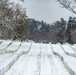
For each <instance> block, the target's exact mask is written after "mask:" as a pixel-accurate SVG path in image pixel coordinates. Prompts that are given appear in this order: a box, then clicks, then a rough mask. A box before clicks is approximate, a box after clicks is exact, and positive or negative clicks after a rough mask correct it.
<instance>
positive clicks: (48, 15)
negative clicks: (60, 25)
mask: <svg viewBox="0 0 76 75" xmlns="http://www.w3.org/2000/svg"><path fill="white" fill-rule="evenodd" d="M14 1H15V2H17V0H14ZM21 4H22V5H23V6H24V7H25V8H26V13H27V16H28V17H29V18H35V19H36V20H39V21H41V20H44V21H45V22H47V23H52V22H54V21H56V20H60V18H61V17H63V18H64V19H65V20H68V17H69V16H74V14H73V13H71V12H70V11H68V10H66V9H64V8H61V5H60V4H59V3H58V2H57V0H25V3H22V2H21Z"/></svg>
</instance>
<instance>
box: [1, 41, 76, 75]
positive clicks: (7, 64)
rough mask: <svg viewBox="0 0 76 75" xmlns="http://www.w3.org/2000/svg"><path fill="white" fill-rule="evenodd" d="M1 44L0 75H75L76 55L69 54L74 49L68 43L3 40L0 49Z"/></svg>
mask: <svg viewBox="0 0 76 75" xmlns="http://www.w3.org/2000/svg"><path fill="white" fill-rule="evenodd" d="M3 45H5V46H6V48H5V52H4V53H3V54H1V51H0V54H1V55H0V75H76V57H75V56H73V55H72V56H71V55H70V54H71V53H74V54H75V51H74V50H73V48H72V47H70V45H68V44H65V45H60V44H51V45H50V44H42V43H27V42H13V41H3V43H1V44H0V47H1V46H2V48H1V50H2V49H3ZM71 46H72V45H71ZM6 51H8V53H7V52H6ZM12 51H13V53H12ZM66 52H68V53H69V54H67V53H66Z"/></svg>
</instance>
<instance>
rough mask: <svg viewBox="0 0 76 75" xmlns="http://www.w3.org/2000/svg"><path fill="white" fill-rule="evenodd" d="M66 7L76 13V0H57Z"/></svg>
mask: <svg viewBox="0 0 76 75" xmlns="http://www.w3.org/2000/svg"><path fill="white" fill-rule="evenodd" d="M57 1H58V2H59V3H60V4H61V5H62V6H63V7H64V8H66V9H68V10H70V11H71V12H72V13H74V14H76V0H57Z"/></svg>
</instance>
